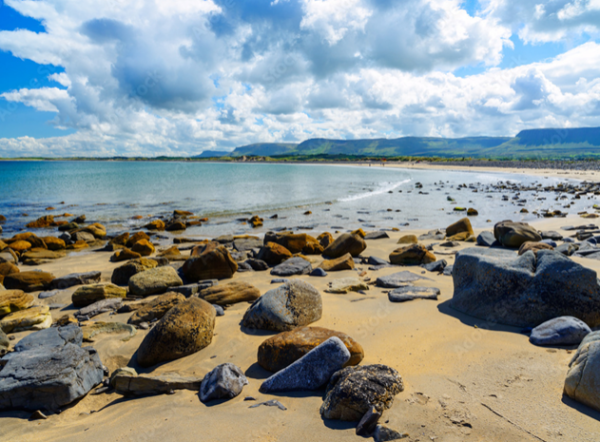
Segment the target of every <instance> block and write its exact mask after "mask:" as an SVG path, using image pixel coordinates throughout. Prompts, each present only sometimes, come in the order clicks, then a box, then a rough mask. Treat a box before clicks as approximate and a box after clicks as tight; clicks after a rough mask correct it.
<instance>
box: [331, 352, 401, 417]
mask: <svg viewBox="0 0 600 442" xmlns="http://www.w3.org/2000/svg"><path fill="white" fill-rule="evenodd" d="M403 390H404V385H403V383H402V378H401V377H400V375H399V374H398V372H397V371H396V370H394V369H393V368H390V367H387V366H385V365H379V364H376V365H365V366H356V367H346V368H344V369H342V370H340V371H338V372H337V373H335V374H334V375H333V376H332V377H331V380H330V381H329V385H328V386H327V391H326V393H325V399H324V400H323V405H321V416H322V417H323V418H324V419H340V420H343V421H360V420H361V419H362V417H363V416H364V415H365V413H366V412H367V411H368V410H369V409H370V408H371V407H374V408H375V409H376V410H377V411H378V412H379V413H383V411H385V410H387V409H389V408H390V407H391V406H392V404H393V403H394V396H396V395H397V394H398V393H400V392H401V391H403Z"/></svg>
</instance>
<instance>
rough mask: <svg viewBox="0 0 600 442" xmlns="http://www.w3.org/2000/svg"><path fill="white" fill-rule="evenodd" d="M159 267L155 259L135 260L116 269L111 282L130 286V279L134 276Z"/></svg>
mask: <svg viewBox="0 0 600 442" xmlns="http://www.w3.org/2000/svg"><path fill="white" fill-rule="evenodd" d="M157 266H158V262H156V261H155V260H153V259H148V258H140V259H134V260H132V261H129V262H127V263H125V264H123V265H122V266H120V267H117V268H116V269H114V270H113V274H112V277H111V282H112V283H113V284H116V285H129V279H131V277H132V276H133V275H137V274H138V273H141V272H143V271H146V270H150V269H153V268H155V267H157Z"/></svg>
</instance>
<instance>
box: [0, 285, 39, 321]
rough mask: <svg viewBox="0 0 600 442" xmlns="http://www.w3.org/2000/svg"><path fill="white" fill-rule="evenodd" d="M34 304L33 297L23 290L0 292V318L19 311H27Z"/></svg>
mask: <svg viewBox="0 0 600 442" xmlns="http://www.w3.org/2000/svg"><path fill="white" fill-rule="evenodd" d="M32 304H33V296H31V295H29V294H27V293H25V292H23V291H22V290H2V291H0V318H2V317H3V316H6V315H8V314H10V313H14V312H17V311H19V310H25V309H26V308H29V307H31V305H32Z"/></svg>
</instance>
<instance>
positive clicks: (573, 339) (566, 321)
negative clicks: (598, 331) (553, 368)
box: [529, 316, 592, 345]
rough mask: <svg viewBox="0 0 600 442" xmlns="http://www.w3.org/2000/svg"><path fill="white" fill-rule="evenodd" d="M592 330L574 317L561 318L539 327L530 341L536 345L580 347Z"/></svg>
mask: <svg viewBox="0 0 600 442" xmlns="http://www.w3.org/2000/svg"><path fill="white" fill-rule="evenodd" d="M591 332H592V330H591V329H590V328H589V327H588V325H587V324H586V323H585V322H583V321H581V320H579V319H577V318H574V317H572V316H561V317H560V318H554V319H551V320H549V321H546V322H544V323H543V324H540V325H538V326H537V327H536V328H534V329H533V330H532V332H531V336H530V337H529V341H530V342H531V343H532V344H535V345H579V344H580V343H581V341H582V340H583V338H585V337H586V336H587V335H588V334H590V333H591Z"/></svg>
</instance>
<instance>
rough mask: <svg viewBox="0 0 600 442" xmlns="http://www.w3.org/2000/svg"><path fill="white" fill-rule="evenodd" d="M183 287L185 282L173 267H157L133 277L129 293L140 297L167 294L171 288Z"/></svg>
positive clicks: (130, 280) (130, 281)
mask: <svg viewBox="0 0 600 442" xmlns="http://www.w3.org/2000/svg"><path fill="white" fill-rule="evenodd" d="M180 285H183V281H182V280H181V278H180V277H179V275H178V274H177V271H176V270H175V269H174V268H173V267H169V266H165V267H156V268H154V269H150V270H146V271H144V272H141V273H138V274H136V275H133V276H132V277H131V279H129V291H130V292H131V293H132V294H134V295H138V296H150V295H157V294H160V293H165V292H166V291H167V290H168V289H169V288H171V287H178V286H180Z"/></svg>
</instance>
